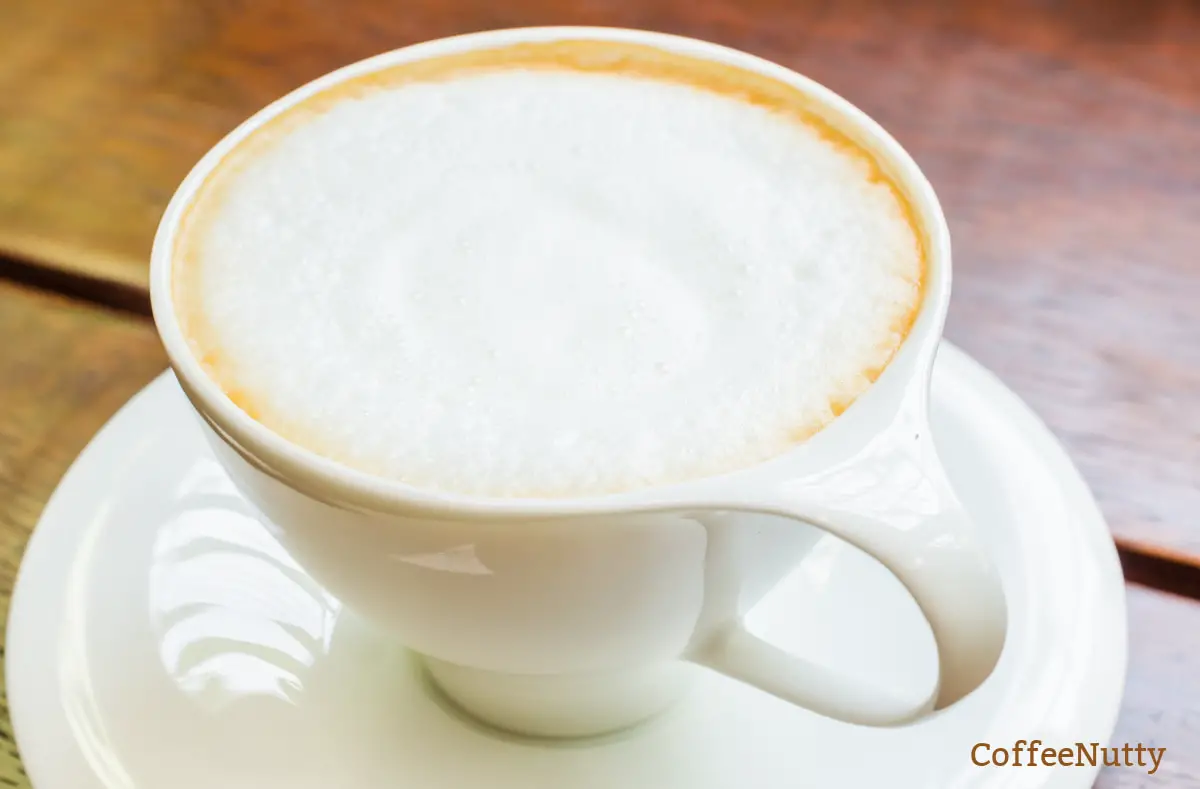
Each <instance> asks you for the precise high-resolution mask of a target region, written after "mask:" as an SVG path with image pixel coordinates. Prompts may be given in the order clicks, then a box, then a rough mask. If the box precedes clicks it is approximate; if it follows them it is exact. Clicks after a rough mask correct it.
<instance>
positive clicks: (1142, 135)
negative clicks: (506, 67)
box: [0, 0, 1200, 566]
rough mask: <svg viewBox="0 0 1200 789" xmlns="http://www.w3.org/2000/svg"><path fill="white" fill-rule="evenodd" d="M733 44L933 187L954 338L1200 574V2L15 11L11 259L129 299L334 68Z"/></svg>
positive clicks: (151, 0) (1109, 498) (753, 1)
mask: <svg viewBox="0 0 1200 789" xmlns="http://www.w3.org/2000/svg"><path fill="white" fill-rule="evenodd" d="M548 23H555V24H559V23H570V24H596V25H619V26H633V27H644V28H652V29H659V30H665V31H670V32H676V33H683V34H687V35H692V36H697V37H700V38H706V39H710V40H713V41H716V42H719V43H723V44H729V45H732V46H735V47H739V48H742V49H745V50H748V51H750V52H754V53H756V54H760V55H763V56H766V57H768V58H771V59H774V60H777V61H779V62H781V63H783V64H785V65H788V66H791V67H793V68H795V69H797V70H799V71H801V72H803V73H806V74H808V75H810V76H812V77H814V78H816V79H817V80H819V81H821V82H824V83H825V84H827V85H829V86H830V87H832V88H834V89H835V90H837V91H839V92H841V93H842V94H844V95H845V96H847V97H848V98H850V99H851V100H852V101H854V102H855V103H857V104H858V105H860V106H861V107H862V108H863V109H865V110H866V111H867V112H868V113H870V114H872V115H873V116H874V117H876V118H877V119H878V120H879V121H880V122H882V123H883V124H884V125H885V126H886V127H888V128H889V129H890V130H891V131H892V132H893V133H894V134H895V135H896V136H897V137H898V138H899V139H900V141H901V142H902V143H904V144H905V145H906V146H907V147H908V148H909V149H910V150H911V152H912V153H913V154H914V156H915V157H916V158H917V160H918V161H919V162H920V163H921V164H922V165H923V166H924V168H925V169H926V170H927V172H928V174H929V176H930V178H931V180H932V181H933V183H934V185H935V186H936V187H937V189H938V191H939V193H940V195H941V197H942V200H943V202H944V204H945V207H946V211H947V214H948V215H949V218H950V222H951V225H952V230H953V235H954V239H955V246H956V275H957V277H956V286H955V288H956V295H955V299H954V306H953V307H952V311H951V318H950V324H949V330H948V333H949V336H950V338H951V339H953V340H955V341H957V342H959V343H960V344H961V345H963V346H964V347H965V348H966V349H967V350H968V351H969V352H971V353H972V354H974V355H975V356H977V357H978V358H979V359H980V360H981V361H983V362H984V363H985V364H987V365H988V366H990V367H992V368H993V369H994V370H995V371H996V372H997V373H999V374H1000V375H1001V376H1002V377H1003V378H1004V379H1005V380H1006V381H1007V382H1008V383H1009V384H1010V385H1012V386H1013V387H1014V388H1015V389H1016V390H1017V391H1018V392H1019V393H1020V394H1022V395H1023V396H1025V397H1026V398H1027V399H1028V400H1029V402H1030V403H1031V404H1032V405H1033V406H1034V408H1035V409H1036V410H1038V411H1039V412H1040V413H1041V414H1042V415H1043V416H1044V418H1045V419H1046V420H1047V421H1048V422H1049V424H1050V426H1051V427H1052V428H1053V429H1054V430H1055V431H1056V432H1057V433H1058V435H1060V436H1061V437H1062V438H1063V440H1064V441H1065V442H1066V444H1067V446H1068V448H1069V449H1070V451H1071V453H1072V455H1073V456H1074V458H1075V459H1076V461H1077V462H1078V463H1079V464H1080V466H1081V468H1082V469H1083V472H1084V474H1085V475H1086V476H1087V478H1088V479H1089V481H1090V482H1091V483H1092V485H1093V487H1094V489H1095V491H1096V494H1097V496H1098V497H1099V499H1100V501H1101V504H1102V506H1103V508H1104V510H1105V512H1106V513H1107V515H1108V518H1109V519H1110V521H1111V524H1112V528H1113V531H1114V533H1115V534H1116V535H1117V537H1118V538H1119V539H1120V540H1122V542H1123V543H1124V544H1126V545H1127V546H1132V547H1133V548H1134V549H1145V550H1152V551H1158V552H1164V553H1166V554H1167V555H1169V556H1170V557H1172V558H1173V559H1176V560H1182V561H1185V562H1192V563H1194V564H1195V565H1197V566H1200V517H1198V516H1197V513H1200V460H1198V459H1200V319H1198V318H1197V309H1196V303H1197V301H1198V300H1200V186H1198V184H1200V4H1198V3H1196V2H1193V1H1192V0H1138V1H1135V0H1055V1H1052V0H1013V1H1012V2H1006V3H998V4H997V3H984V2H978V1H977V0H910V1H909V2H903V3H898V2H892V0H850V1H848V2H837V3H832V2H826V1H824V0H786V1H785V0H748V1H747V2H734V0H658V1H657V2H640V1H637V0H511V2H502V3H497V2H493V0H486V1H485V0H439V1H438V2H433V1H432V0H423V1H421V2H411V3H405V4H404V5H403V7H398V6H396V5H395V4H392V3H385V2H380V0H311V1H310V2H291V1H290V0H262V1H261V2H255V3H242V2H229V1H227V0H205V1H199V0H127V1H126V2H123V3H110V2H107V0H7V1H6V2H3V3H0V252H4V253H7V254H8V255H9V256H10V257H12V258H16V259H20V260H22V261H26V262H32V263H34V264H35V265H42V266H48V267H53V268H58V269H64V270H68V271H72V272H77V273H84V274H87V275H89V276H93V277H98V278H102V279H104V280H107V281H109V282H115V283H121V284H123V285H126V286H129V287H131V288H135V289H140V288H142V287H144V284H145V281H146V261H147V251H148V249H149V246H150V241H151V238H152V235H153V232H154V228H155V225H156V222H157V220H158V217H159V214H160V212H161V211H162V208H163V206H164V205H165V203H166V201H167V200H168V198H169V196H170V194H171V192H172V191H173V189H174V187H175V185H176V184H177V183H178V182H179V180H180V179H181V178H182V177H183V175H184V174H185V172H186V171H187V169H188V168H189V167H190V166H191V165H192V163H194V162H195V160H196V159H197V158H198V157H199V156H200V155H201V154H202V153H203V151H204V150H206V149H207V148H208V147H209V146H210V145H211V144H212V143H214V142H215V141H216V140H217V139H218V138H219V137H220V136H221V135H222V134H224V133H225V132H226V131H228V130H229V129H231V128H232V127H233V126H234V125H236V124H237V123H238V122H239V121H240V120H242V119H243V118H245V117H246V116H248V115H250V114H251V113H252V112H254V111H255V110H256V109H258V108H259V107H261V106H262V105H264V104H265V103H267V102H268V101H270V100H271V99H273V98H275V97H277V96H279V95H281V94H283V93H285V92H286V91H288V90H289V89H291V88H294V87H296V86H298V85H300V84H302V83H303V82H305V81H307V80H309V79H311V78H313V77H315V76H317V75H319V74H321V73H323V72H325V71H327V70H329V69H331V68H333V67H336V66H339V65H342V64H345V63H347V62H350V61H353V60H355V59H358V58H361V57H363V56H366V55H370V54H373V53H377V52H380V51H383V50H387V49H390V48H394V47H398V46H402V45H405V44H409V43H412V42H415V41H419V40H423V39H428V38H433V37H438V36H444V35H450V34H454V33H461V32H466V31H472V30H480V29H486V28H492V27H510V26H520V25H533V24H548Z"/></svg>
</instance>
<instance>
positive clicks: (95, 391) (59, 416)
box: [0, 282, 1200, 789]
mask: <svg viewBox="0 0 1200 789" xmlns="http://www.w3.org/2000/svg"><path fill="white" fill-rule="evenodd" d="M0 336H3V337H8V338H14V339H13V340H12V341H10V342H7V343H5V344H3V345H0V605H2V608H3V611H4V614H3V616H4V623H6V622H7V610H8V600H9V595H10V594H11V591H12V584H13V580H14V578H15V574H16V569H17V566H18V563H19V561H20V556H21V552H22V549H23V547H24V545H25V542H26V540H27V538H28V536H29V533H30V531H31V530H32V528H33V526H34V524H35V523H36V521H37V518H38V516H39V514H40V512H41V509H42V507H43V506H44V505H45V502H46V500H47V499H48V498H49V496H50V493H51V492H52V490H53V488H54V486H55V484H56V483H57V481H58V479H59V477H60V476H61V475H62V473H63V472H64V471H65V470H66V468H67V466H68V465H70V463H71V461H72V460H73V459H74V457H75V455H76V454H77V453H78V452H79V450H80V449H82V448H83V446H84V445H85V444H86V443H87V441H88V439H89V438H90V437H91V435H92V434H93V433H94V432H95V431H96V430H97V429H98V428H99V427H100V426H101V425H102V424H103V422H104V421H105V420H106V419H107V418H108V417H109V416H110V415H111V414H112V413H114V412H115V411H116V410H117V408H119V407H120V406H121V404H122V403H123V402H125V400H126V399H127V398H128V397H129V396H131V395H132V394H133V393H134V392H136V391H137V390H138V389H139V388H141V387H142V386H143V385H144V384H145V383H146V382H148V381H149V380H150V379H151V378H152V377H153V376H154V375H155V374H156V373H158V372H159V371H160V370H162V369H163V367H164V366H165V360H164V357H163V354H162V351H161V348H160V347H159V344H158V341H157V339H156V337H155V336H154V332H153V329H152V328H151V327H150V325H149V324H147V323H146V322H144V321H143V320H141V319H139V318H137V317H135V316H130V315H124V314H119V313H113V312H109V311H107V310H103V309H98V308H95V307H89V306H82V305H79V304H76V303H72V302H69V301H67V300H65V299H62V298H59V297H56V296H48V295H45V294H44V293H40V292H37V291H32V290H28V289H25V288H22V287H19V286H15V285H12V284H5V283H3V282H0ZM1129 619H1130V628H1131V629H1130V642H1131V657H1130V665H1129V678H1128V682H1127V690H1126V700H1125V705H1124V709H1123V712H1122V715H1121V720H1120V723H1119V725H1118V729H1117V733H1116V735H1115V736H1114V738H1113V742H1117V743H1125V742H1129V743H1138V742H1141V743H1143V744H1145V745H1148V746H1153V747H1166V748H1167V749H1168V757H1167V760H1166V762H1165V763H1164V766H1163V768H1162V770H1161V771H1160V772H1159V773H1156V774H1155V775H1153V776H1145V775H1144V774H1142V773H1140V772H1138V771H1136V770H1125V769H1119V770H1109V771H1107V772H1105V773H1104V774H1103V776H1102V777H1101V780H1100V783H1099V786H1101V787H1104V789H1134V788H1135V787H1145V788H1146V789H1185V787H1187V788H1189V789H1200V672H1197V671H1196V670H1195V666H1196V662H1197V660H1198V659H1200V603H1196V602H1192V601H1189V600H1185V599H1183V598H1178V597H1174V596H1171V595H1166V594H1162V593H1158V592H1152V591H1149V590H1146V589H1143V588H1141V587H1137V586H1131V587H1129ZM0 624H3V623H0ZM2 633H3V630H2V629H0V638H2ZM2 654H3V653H2V649H0V655H2ZM2 682H3V679H2V678H0V683H2ZM2 688H3V686H2V684H0V691H2ZM0 784H4V785H11V786H21V787H25V786H28V785H29V784H28V781H27V779H26V778H25V776H24V773H23V772H22V770H21V767H20V761H19V757H18V755H17V753H16V750H15V747H14V746H13V740H12V729H11V725H10V723H9V721H8V714H7V706H0Z"/></svg>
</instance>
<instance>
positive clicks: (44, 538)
mask: <svg viewBox="0 0 1200 789" xmlns="http://www.w3.org/2000/svg"><path fill="white" fill-rule="evenodd" d="M934 368H935V377H936V376H937V373H936V370H937V369H938V368H941V370H942V372H941V376H942V377H946V378H953V379H955V384H954V385H955V386H965V387H966V388H967V389H971V390H978V391H979V392H981V395H982V397H983V398H984V399H985V400H986V401H987V402H988V405H987V408H988V409H989V410H994V411H998V412H1000V413H1001V414H1002V416H1003V419H1004V420H1005V421H1010V420H1012V419H1014V418H1015V419H1017V420H1019V422H1020V424H1019V425H1018V427H1017V430H1018V431H1019V432H1020V433H1021V434H1023V435H1022V442H1023V443H1027V444H1028V445H1030V446H1031V447H1032V448H1033V449H1034V450H1035V451H1036V452H1037V453H1038V454H1039V455H1040V456H1042V460H1043V461H1044V462H1045V463H1046V465H1047V467H1048V468H1049V469H1050V470H1051V471H1052V475H1053V478H1052V481H1051V484H1053V486H1054V487H1056V488H1058V489H1059V490H1061V492H1062V499H1063V501H1064V502H1068V503H1069V504H1070V505H1071V508H1072V510H1073V511H1074V512H1076V514H1077V516H1078V525H1077V529H1076V531H1077V532H1078V533H1079V536H1078V537H1077V538H1076V542H1077V543H1079V547H1080V548H1081V549H1086V550H1087V551H1088V552H1089V553H1090V554H1091V558H1092V559H1093V560H1094V561H1095V563H1096V569H1097V573H1098V577H1100V578H1101V579H1104V580H1105V583H1106V585H1107V584H1109V583H1111V584H1112V585H1113V588H1114V589H1115V588H1118V587H1119V589H1120V593H1119V595H1117V597H1118V598H1119V601H1120V605H1117V606H1109V607H1107V608H1106V609H1105V610H1104V612H1103V614H1104V615H1105V616H1098V617H1097V618H1101V619H1103V618H1107V619H1109V620H1110V621H1109V622H1108V626H1106V627H1102V628H1099V629H1098V632H1102V635H1098V636H1097V640H1098V641H1099V640H1100V639H1101V638H1102V639H1103V640H1104V641H1106V642H1107V643H1106V644H1099V643H1097V644H1096V645H1095V646H1096V647H1098V648H1100V649H1103V650H1106V659H1107V661H1108V662H1109V664H1110V666H1111V668H1110V671H1112V673H1113V674H1114V675H1115V676H1114V677H1113V679H1114V681H1113V682H1111V683H1104V684H1103V685H1101V684H1100V683H1097V687H1102V688H1106V689H1107V688H1111V690H1109V691H1108V692H1106V693H1097V694H1095V695H1097V696H1106V697H1107V703H1101V702H1100V701H1098V700H1097V699H1096V698H1093V700H1092V704H1091V705H1090V706H1092V707H1093V708H1095V707H1103V708H1104V714H1103V715H1102V716H1100V718H1099V722H1100V724H1101V725H1100V726H1099V729H1100V730H1101V731H1103V732H1104V738H1105V739H1107V738H1109V737H1111V735H1112V733H1113V731H1114V730H1115V728H1116V723H1117V718H1118V716H1119V713H1120V709H1121V705H1122V701H1123V698H1124V686H1125V682H1124V680H1125V677H1126V675H1127V669H1128V626H1127V619H1126V604H1125V593H1124V592H1125V580H1124V576H1123V573H1122V572H1121V569H1120V562H1119V558H1118V555H1117V550H1116V545H1115V543H1114V542H1113V539H1112V535H1111V532H1110V531H1109V529H1108V525H1107V523H1106V521H1105V519H1104V517H1103V514H1102V513H1101V511H1100V509H1099V506H1098V505H1097V503H1096V500H1095V497H1094V495H1093V494H1092V492H1091V490H1090V488H1089V487H1088V486H1087V484H1086V482H1085V481H1084V479H1083V477H1082V475H1081V474H1080V472H1079V470H1078V468H1077V467H1076V466H1075V464H1074V463H1073V462H1072V461H1071V459H1070V457H1069V455H1068V454H1067V452H1066V450H1065V448H1064V447H1063V446H1062V444H1061V442H1060V441H1059V440H1058V439H1057V437H1055V436H1054V435H1053V433H1051V432H1050V430H1049V429H1048V428H1047V427H1046V425H1045V424H1044V423H1043V422H1042V420H1041V419H1040V418H1039V417H1038V416H1037V415H1036V413H1034V412H1033V411H1032V409H1030V407H1029V406H1028V405H1027V404H1026V403H1025V402H1024V401H1023V400H1022V399H1021V398H1020V397H1018V396H1017V395H1016V394H1015V393H1014V392H1012V390H1010V389H1009V388H1008V387H1007V386H1006V385H1005V384H1004V383H1003V382H1002V381H1001V380H1000V379H999V378H998V377H997V376H996V375H995V374H994V373H992V372H991V371H990V370H988V369H987V368H986V367H984V366H983V365H981V364H980V363H979V362H977V361H975V360H974V359H973V358H972V357H971V356H970V355H968V354H967V353H966V352H964V351H962V350H960V349H959V348H957V347H956V346H954V345H953V344H951V343H949V342H947V341H945V340H943V341H942V342H941V345H940V347H939V351H938V358H937V360H936V362H935V365H934ZM172 385H174V386H178V384H177V383H176V382H175V378H174V376H173V375H172V372H171V370H170V369H167V370H165V371H163V372H162V373H161V374H159V375H158V376H156V377H155V378H154V379H152V380H151V381H150V382H149V383H147V384H146V386H144V387H143V388H142V389H141V390H139V391H138V392H137V393H135V394H134V395H133V396H132V397H131V398H130V399H129V400H128V401H126V403H125V404H124V405H122V406H121V408H120V409H118V410H117V412H116V413H114V414H113V416H112V417H111V418H110V419H109V420H108V421H107V422H106V423H105V424H104V425H103V426H102V427H101V428H100V429H99V430H98V431H97V432H96V433H95V435H94V436H93V437H92V438H91V440H89V442H88V444H87V445H86V446H85V447H84V448H83V450H82V451H81V452H80V453H79V454H78V456H77V457H76V458H75V460H74V461H73V462H72V463H71V465H70V466H69V468H68V469H67V471H66V473H65V474H64V475H63V477H62V478H61V479H60V480H59V482H58V484H57V485H56V487H55V490H54V492H53V493H52V495H51V496H50V498H49V500H48V501H47V504H46V506H45V508H44V509H43V511H42V513H41V515H40V517H39V519H38V522H37V525H36V526H35V528H34V529H33V531H32V532H31V534H30V537H29V540H28V542H27V545H26V548H25V552H24V555H23V556H22V559H21V562H20V567H19V569H18V572H17V574H16V578H15V582H14V585H13V591H12V595H11V599H10V607H9V618H8V624H7V632H6V640H5V651H6V655H5V657H6V660H5V667H4V671H5V680H6V687H7V691H8V701H9V715H10V721H11V724H12V728H13V739H14V741H15V743H16V745H17V748H18V752H19V753H20V755H21V763H22V764H23V766H24V768H25V771H26V773H27V775H28V777H29V779H30V781H31V783H32V784H33V786H35V787H37V788H38V789H66V787H61V786H60V785H58V784H52V783H50V782H49V781H48V776H50V775H52V774H54V773H55V772H57V771H56V770H54V769H53V768H52V767H51V766H49V765H47V764H46V760H43V759H42V758H41V756H40V755H39V756H37V757H35V758H34V759H33V760H30V759H28V758H27V757H26V756H25V753H26V751H27V750H28V749H27V748H25V747H24V744H26V743H28V742H31V741H33V740H34V739H36V737H37V736H36V735H35V734H34V733H33V732H35V731H37V728H38V719H39V718H45V713H44V712H40V711H39V710H40V709H44V707H45V700H46V699H45V697H44V696H43V695H41V691H42V690H44V684H45V678H44V677H43V680H42V682H40V683H39V682H38V681H37V677H36V676H30V677H28V680H29V681H27V678H26V671H27V670H28V669H26V666H29V665H30V662H29V661H28V660H13V659H12V656H13V655H14V654H22V655H23V654H26V653H27V652H28V648H26V647H24V646H23V645H24V644H26V643H36V638H35V636H36V635H37V633H38V631H39V630H44V629H46V628H45V626H44V625H43V626H42V627H39V624H40V623H44V622H46V621H56V620H47V619H46V618H45V617H38V616H37V615H36V612H37V611H44V610H45V609H47V608H54V607H57V606H55V605H53V604H54V603H55V602H57V601H56V595H61V594H62V589H61V586H64V585H65V584H61V585H59V586H55V585H52V584H47V583H46V578H47V577H48V576H59V577H61V578H62V579H63V580H65V579H66V578H69V573H70V569H71V567H72V566H73V564H74V562H73V558H74V556H75V554H76V552H77V550H78V545H77V544H76V543H75V542H74V541H73V539H72V538H73V537H75V536H77V535H78V532H79V531H80V528H81V526H80V525H79V524H80V522H81V521H80V519H79V517H78V515H79V508H80V507H81V506H90V504H89V503H88V501H87V500H88V499H94V498H95V495H94V494H91V495H89V496H82V497H80V498H79V499H76V498H75V495H74V494H75V490H74V488H75V487H77V486H79V485H80V484H82V483H81V482H80V477H82V476H83V475H84V474H85V473H88V472H90V471H92V469H91V468H90V467H91V466H93V465H95V463H96V460H98V459H101V456H102V455H104V454H109V453H111V452H112V447H110V446H108V444H110V442H111V441H112V439H113V437H114V436H115V435H116V434H117V433H120V432H126V431H128V430H129V425H127V424H125V423H127V422H130V421H132V420H134V419H136V417H135V414H136V412H137V411H138V410H139V408H141V407H142V405H143V403H144V402H145V401H148V400H151V399H155V398H159V397H161V396H162V390H165V389H167V388H168V387H170V386H172ZM933 386H934V387H935V388H936V386H937V384H936V383H934V384H933ZM141 429H143V430H144V429H145V428H144V427H143V428H141ZM89 484H90V483H89ZM43 638H44V636H43ZM1114 650H1115V653H1114ZM38 698H42V699H43V704H42V705H39V704H38ZM58 698H59V697H58V694H57V693H56V692H54V691H51V700H57V699H58ZM1093 720H1094V721H1095V720H1096V718H1093ZM69 747H70V749H71V751H72V752H78V748H79V744H78V740H77V739H74V738H73V739H72V740H71V744H70V746H69ZM42 750H43V751H44V749H42ZM30 752H31V753H32V752H36V751H30ZM1099 772H1100V770H1099V768H1077V769H1072V770H1070V771H1064V770H1049V771H1047V773H1046V776H1045V778H1044V780H1041V781H1038V782H1036V783H1028V784H1027V785H1028V786H1030V787H1041V789H1075V787H1079V789H1083V788H1084V787H1090V786H1091V785H1092V783H1093V782H1094V781H1095V779H1096V776H1097V775H1098V773H1099ZM993 778H994V776H993ZM1026 778H1028V776H1026ZM983 780H986V779H982V780H981V783H982V781H983Z"/></svg>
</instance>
